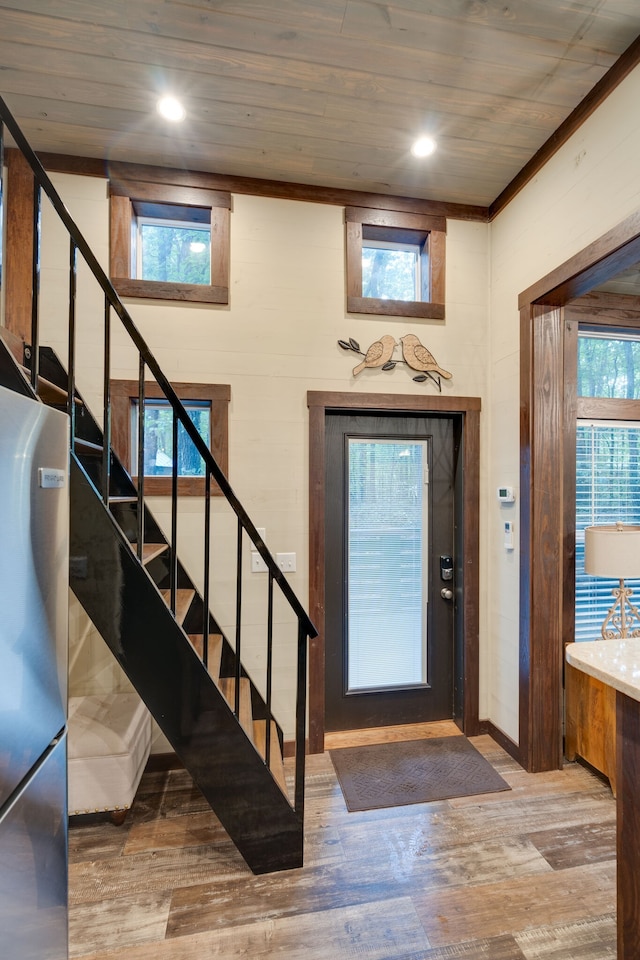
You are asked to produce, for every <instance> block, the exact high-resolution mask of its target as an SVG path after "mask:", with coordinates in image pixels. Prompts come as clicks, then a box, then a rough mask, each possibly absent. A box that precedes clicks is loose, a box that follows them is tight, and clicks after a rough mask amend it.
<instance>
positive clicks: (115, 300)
mask: <svg viewBox="0 0 640 960" xmlns="http://www.w3.org/2000/svg"><path fill="white" fill-rule="evenodd" d="M5 127H6V129H7V130H8V131H9V133H10V134H11V137H12V138H13V141H14V143H15V144H16V146H17V149H18V150H20V152H21V153H22V155H23V156H24V158H25V159H26V161H27V163H28V164H29V166H30V167H31V170H32V171H33V176H34V203H33V210H34V217H33V249H32V251H31V257H32V291H33V295H32V311H31V345H30V350H31V356H30V378H31V383H32V386H33V387H34V389H35V388H36V385H37V382H38V375H39V355H40V350H39V326H40V324H39V299H40V298H39V288H40V240H41V238H40V233H41V197H42V192H43V191H44V193H45V194H46V196H47V197H48V199H49V201H50V203H51V206H52V208H53V209H54V211H55V212H56V214H57V216H58V218H59V220H60V221H61V223H62V224H63V225H64V227H65V228H66V231H67V234H68V237H69V270H68V274H69V281H68V282H69V295H68V301H69V307H68V346H67V350H68V385H67V412H68V414H69V418H70V422H71V449H72V451H73V450H74V445H75V437H76V429H75V426H76V416H77V403H76V400H77V391H76V386H75V383H76V370H75V367H76V325H77V302H76V301H77V278H78V258H79V256H80V257H82V259H83V260H84V262H85V264H86V265H87V266H88V268H89V270H90V271H91V273H92V274H93V277H94V278H95V281H96V282H97V283H98V285H99V287H100V288H101V290H102V292H103V295H104V325H103V334H104V336H103V350H104V364H103V386H102V391H103V411H102V434H103V438H104V442H103V453H102V458H103V459H102V470H101V489H100V494H101V497H102V500H103V502H104V504H105V506H106V507H107V509H109V497H110V485H111V437H112V433H111V402H110V394H111V386H110V384H111V340H112V319H113V314H114V313H115V315H116V317H117V318H118V319H119V321H120V323H121V326H122V328H123V329H124V330H125V331H126V333H127V334H128V337H129V339H130V341H131V343H132V344H133V345H134V346H135V348H136V350H137V353H138V411H139V415H138V444H137V446H138V468H137V477H138V479H137V506H138V509H137V522H138V531H137V545H136V550H137V553H138V558H139V559H140V560H142V556H143V550H144V505H145V499H144V498H145V492H144V442H145V418H144V416H143V415H142V412H143V411H144V403H145V381H146V378H147V374H150V375H151V376H152V377H153V379H154V380H155V382H156V383H157V384H158V386H159V387H160V389H161V391H162V393H163V395H164V398H165V399H166V401H167V402H168V403H169V404H170V406H171V409H172V411H173V429H172V434H173V449H172V471H171V476H172V495H171V537H170V539H171V543H172V544H173V545H174V549H173V550H172V551H171V555H172V562H171V568H170V607H171V610H172V612H173V613H174V614H175V612H176V602H177V589H178V558H177V549H176V548H175V547H176V546H177V542H178V427H179V425H181V426H182V429H183V431H184V434H186V437H188V438H189V440H190V442H191V443H192V444H193V446H194V447H195V449H196V451H197V452H198V454H199V456H200V457H201V459H202V461H203V463H204V465H205V494H204V511H205V520H204V537H203V539H204V542H203V568H204V603H203V623H202V635H203V662H204V664H205V666H206V665H207V660H208V641H209V582H210V572H211V533H210V527H211V496H212V482H214V483H215V484H217V486H218V488H219V490H220V492H221V493H222V495H223V496H224V498H225V499H226V501H227V503H228V504H229V505H230V507H231V509H232V510H233V512H234V513H235V516H236V518H237V549H236V597H235V601H236V636H235V671H236V676H235V705H234V713H235V715H236V717H237V718H238V717H239V713H240V679H241V671H242V666H241V652H242V651H241V644H242V636H241V623H242V600H243V598H242V563H243V540H244V536H245V535H246V536H248V538H249V540H250V541H251V544H252V550H255V551H257V552H258V553H259V554H260V556H261V557H262V559H263V561H264V563H265V565H266V567H267V571H268V584H267V611H268V613H267V624H266V645H267V650H266V678H265V687H266V694H265V702H266V709H267V718H266V750H265V756H264V763H265V765H266V767H267V769H269V765H270V753H271V721H272V720H273V719H275V718H274V717H273V714H272V703H271V698H272V688H273V683H272V671H273V611H274V588H275V587H277V588H278V589H279V591H280V593H281V595H282V596H283V598H284V599H285V600H286V602H287V604H288V605H289V608H290V610H291V611H292V612H293V614H294V616H295V618H296V620H297V686H296V708H295V710H296V712H295V755H296V761H295V786H294V802H293V808H294V809H295V811H296V814H297V815H298V817H299V818H300V819H302V817H303V810H304V765H305V733H306V686H307V645H308V640H309V639H310V638H313V637H315V636H317V631H316V629H315V627H314V625H313V623H312V622H311V620H310V619H309V617H308V615H307V613H306V611H305V610H304V608H303V606H302V604H301V603H300V601H299V599H298V597H297V596H296V594H295V593H294V591H293V589H292V588H291V586H290V584H289V583H288V582H287V580H286V578H285V577H284V575H283V573H282V571H281V570H280V568H279V567H278V565H277V564H276V562H275V560H274V558H273V557H272V555H271V553H270V552H269V550H268V548H267V547H266V545H265V543H264V541H263V540H262V538H261V536H260V535H259V533H258V530H257V529H256V527H255V526H254V524H253V522H252V521H251V519H250V517H249V516H248V514H247V512H246V510H245V509H244V507H243V506H242V504H241V503H240V501H239V500H238V498H237V496H236V495H235V493H234V491H233V489H232V488H231V485H230V484H229V482H228V480H227V478H226V476H225V475H224V473H223V471H222V470H221V468H220V466H219V465H218V463H217V462H216V460H215V458H214V457H213V455H212V454H211V451H210V450H209V448H208V447H207V445H206V444H205V442H204V440H203V439H202V437H201V436H200V434H199V432H198V430H197V428H196V426H195V424H194V423H193V422H192V420H191V418H190V417H189V415H188V413H187V411H186V409H185V407H184V406H183V404H182V403H181V401H180V399H179V398H178V396H177V394H176V393H175V391H174V389H173V387H172V386H171V383H170V382H169V380H168V379H167V378H166V376H165V374H164V373H163V371H162V369H161V368H160V366H159V364H158V362H157V360H156V359H155V357H154V355H153V354H152V352H151V350H150V349H149V347H148V345H147V343H146V342H145V340H144V339H143V337H142V335H141V334H140V332H139V330H138V329H137V328H136V326H135V324H134V322H133V320H132V318H131V316H130V314H129V313H128V311H127V309H126V308H125V306H124V305H123V303H122V302H121V300H120V298H119V296H118V294H117V293H116V291H115V289H114V287H113V285H112V284H111V282H110V280H109V278H108V277H107V275H106V274H105V272H104V270H103V269H102V267H101V266H100V264H99V262H98V260H97V258H96V257H95V255H94V253H93V252H92V250H91V248H90V247H89V245H88V243H87V242H86V240H85V239H84V237H83V235H82V233H81V232H80V230H79V228H78V227H77V225H76V223H75V222H74V220H73V219H72V217H71V215H70V214H69V212H68V211H67V209H66V207H65V205H64V203H63V202H62V200H61V198H60V196H59V195H58V193H57V191H56V189H55V187H54V186H53V184H52V182H51V180H50V178H49V177H48V175H47V173H46V172H45V170H44V168H43V167H42V165H41V163H40V161H39V160H38V158H37V156H36V155H35V153H34V152H33V150H32V149H31V147H30V145H29V143H28V142H27V140H26V138H25V137H24V135H23V134H22V131H21V130H20V128H19V126H18V124H17V123H16V121H15V119H14V118H13V116H12V114H11V112H10V111H9V109H8V107H7V105H6V103H5V102H4V100H3V99H2V98H0V203H1V202H2V198H3V196H4V187H3V183H2V170H3V155H4V131H5Z"/></svg>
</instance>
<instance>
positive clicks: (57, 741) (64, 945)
mask: <svg viewBox="0 0 640 960" xmlns="http://www.w3.org/2000/svg"><path fill="white" fill-rule="evenodd" d="M68 459H69V446H68V418H67V416H66V415H65V414H63V413H60V412H58V411H56V410H51V409H50V408H48V407H46V406H45V405H44V404H42V403H39V402H37V401H35V400H31V399H29V398H28V397H22V396H19V395H18V394H16V393H13V392H12V391H10V390H6V389H5V388H4V387H0V956H1V957H2V958H3V960H66V958H67V957H68V933H67V929H68V917H67V786H66V782H67V781H66V715H67V639H68V637H67V634H68V603H69V599H68V565H69V556H68V553H69V547H68V532H69V515H68V514H69V511H68V503H69V481H68V476H69V474H68Z"/></svg>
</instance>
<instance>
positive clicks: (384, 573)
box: [325, 414, 457, 730]
mask: <svg viewBox="0 0 640 960" xmlns="http://www.w3.org/2000/svg"><path fill="white" fill-rule="evenodd" d="M456 456H457V440H456V430H455V429H454V423H453V420H452V418H451V417H446V416H443V417H437V416H430V417H429V418H423V417H407V416H401V415H398V416H389V415H387V416H378V415H365V414H358V415H350V414H335V415H333V414H327V424H326V464H327V468H326V470H327V475H326V504H325V513H326V516H325V536H326V572H325V583H326V591H325V604H326V638H325V644H326V646H325V650H326V704H325V713H326V721H325V722H326V729H327V730H348V729H355V728H359V727H375V726H385V725H391V724H399V723H417V722H420V721H426V720H441V719H449V718H451V717H452V716H453V713H454V689H453V688H454V604H455V593H456V584H455V582H454V578H455V568H456V562H455V558H454V556H453V554H454V541H455V533H454V524H455V516H454V512H455V510H454V503H455V484H454V475H455V460H456Z"/></svg>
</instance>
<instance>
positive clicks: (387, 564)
mask: <svg viewBox="0 0 640 960" xmlns="http://www.w3.org/2000/svg"><path fill="white" fill-rule="evenodd" d="M426 450H427V445H426V443H425V442H416V443H407V442H406V441H405V442H402V443H396V442H393V441H390V440H354V439H351V440H349V490H348V510H349V517H348V548H347V549H348V604H347V608H348V630H347V634H348V688H349V690H351V691H355V690H367V689H377V690H380V689H383V688H388V687H404V686H413V685H416V684H422V683H426V680H427V675H426V661H427V658H426V636H425V631H426V616H425V614H426V603H425V596H424V587H423V584H424V581H425V573H426V570H425V561H424V556H425V552H424V544H425V542H426V509H425V506H426V505H425V504H424V503H423V493H424V491H425V490H426V487H425V485H424V483H423V477H424V469H425V464H426Z"/></svg>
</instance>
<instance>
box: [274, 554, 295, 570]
mask: <svg viewBox="0 0 640 960" xmlns="http://www.w3.org/2000/svg"><path fill="white" fill-rule="evenodd" d="M276 563H277V564H278V566H279V567H280V569H281V570H282V571H283V572H284V573H293V571H294V570H295V569H296V555H295V553H276Z"/></svg>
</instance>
